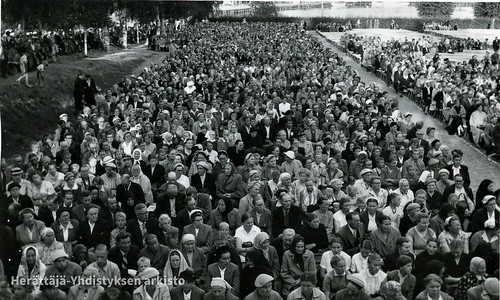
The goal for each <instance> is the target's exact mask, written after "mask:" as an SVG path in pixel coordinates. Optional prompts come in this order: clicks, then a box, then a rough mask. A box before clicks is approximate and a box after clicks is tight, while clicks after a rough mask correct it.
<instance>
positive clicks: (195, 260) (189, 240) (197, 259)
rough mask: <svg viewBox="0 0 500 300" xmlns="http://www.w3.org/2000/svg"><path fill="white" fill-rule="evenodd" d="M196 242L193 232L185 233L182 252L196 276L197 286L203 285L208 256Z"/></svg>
mask: <svg viewBox="0 0 500 300" xmlns="http://www.w3.org/2000/svg"><path fill="white" fill-rule="evenodd" d="M195 243H196V238H195V236H194V235H193V234H189V233H188V234H185V235H184V236H183V237H182V240H181V253H182V255H183V256H184V258H185V259H186V262H187V264H188V266H189V267H190V268H191V269H192V270H193V272H194V275H195V276H196V286H198V287H203V284H204V280H205V274H206V272H207V257H206V256H205V254H204V253H203V251H202V250H201V249H200V248H198V247H196V244H195Z"/></svg>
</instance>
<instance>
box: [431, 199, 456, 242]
mask: <svg viewBox="0 0 500 300" xmlns="http://www.w3.org/2000/svg"><path fill="white" fill-rule="evenodd" d="M453 214H455V207H454V206H453V204H450V203H443V204H441V208H440V209H439V212H438V213H437V215H435V216H434V217H432V218H431V220H430V221H429V228H430V229H432V230H434V232H435V233H436V236H439V235H440V234H441V232H443V231H444V221H445V220H446V219H447V218H448V217H451V216H452V215H453Z"/></svg>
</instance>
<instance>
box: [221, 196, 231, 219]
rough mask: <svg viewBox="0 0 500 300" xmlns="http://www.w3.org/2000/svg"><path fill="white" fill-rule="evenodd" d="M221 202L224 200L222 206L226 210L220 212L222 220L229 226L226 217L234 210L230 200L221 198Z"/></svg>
mask: <svg viewBox="0 0 500 300" xmlns="http://www.w3.org/2000/svg"><path fill="white" fill-rule="evenodd" d="M222 200H224V204H225V205H226V210H224V211H223V212H221V215H222V220H224V222H226V223H228V224H229V219H228V217H227V215H228V214H229V213H230V212H231V211H233V209H234V206H233V201H231V199H228V198H223V199H222Z"/></svg>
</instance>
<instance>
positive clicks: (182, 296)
mask: <svg viewBox="0 0 500 300" xmlns="http://www.w3.org/2000/svg"><path fill="white" fill-rule="evenodd" d="M179 278H180V279H184V283H183V284H182V285H181V286H178V287H175V288H173V289H172V290H171V291H170V297H171V298H172V300H186V295H188V294H191V295H190V296H189V300H203V298H204V297H205V291H204V290H202V289H200V288H199V287H197V286H196V285H195V284H194V283H195V281H196V278H195V276H194V273H193V270H191V269H186V270H184V271H182V272H181V274H179Z"/></svg>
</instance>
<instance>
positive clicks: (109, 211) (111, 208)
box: [99, 196, 124, 227]
mask: <svg viewBox="0 0 500 300" xmlns="http://www.w3.org/2000/svg"><path fill="white" fill-rule="evenodd" d="M119 211H121V212H123V211H124V210H123V209H122V208H121V207H119V206H118V202H117V201H116V198H115V197H112V196H111V197H109V198H108V200H107V201H106V206H105V207H104V208H103V209H101V211H100V212H99V219H101V220H106V221H108V223H109V224H111V225H112V226H113V227H114V226H115V215H116V213H117V212H119Z"/></svg>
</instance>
